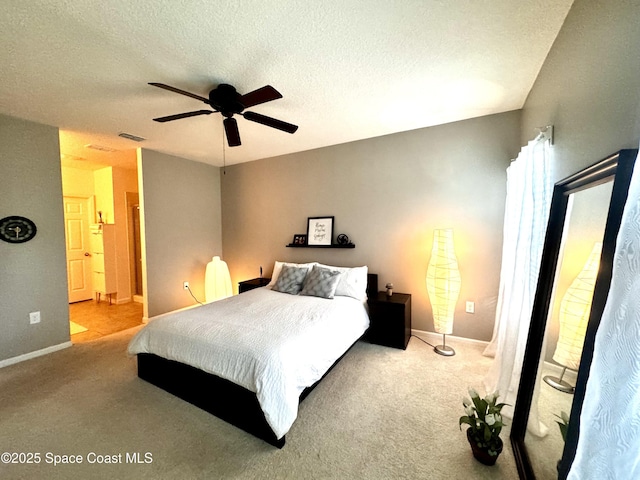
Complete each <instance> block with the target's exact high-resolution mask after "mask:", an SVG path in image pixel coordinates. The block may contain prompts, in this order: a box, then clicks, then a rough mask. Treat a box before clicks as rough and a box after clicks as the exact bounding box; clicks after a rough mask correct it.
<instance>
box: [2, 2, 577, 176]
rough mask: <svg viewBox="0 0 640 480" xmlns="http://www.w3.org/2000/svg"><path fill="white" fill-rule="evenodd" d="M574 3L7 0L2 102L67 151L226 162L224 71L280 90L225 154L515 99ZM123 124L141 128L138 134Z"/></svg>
mask: <svg viewBox="0 0 640 480" xmlns="http://www.w3.org/2000/svg"><path fill="white" fill-rule="evenodd" d="M572 1H573V0H529V1H521V0H491V1H489V0H486V1H485V0H474V1H472V2H470V1H468V0H440V1H438V0H368V1H363V0H361V1H356V0H335V1H334V0H329V1H320V2H309V1H308V0H305V1H298V0H294V1H286V0H255V1H253V0H240V1H238V0H235V1H234V0H216V1H212V0H201V1H198V0H183V1H174V0H171V1H164V2H162V1H160V2H159V1H151V0H136V1H133V2H132V1H130V0H127V1H124V0H109V1H104V0H77V1H72V0H28V1H25V0H4V1H3V2H2V7H3V8H2V9H3V13H2V15H1V16H0V113H4V114H7V115H12V116H15V117H19V118H23V119H27V120H32V121H35V122H39V123H44V124H48V125H54V126H57V127H59V128H60V129H61V130H62V132H63V138H64V141H63V143H62V145H63V153H66V154H67V155H72V156H76V157H82V158H90V159H91V158H92V156H95V155H98V156H102V157H109V156H117V153H114V154H109V153H104V152H98V153H96V151H92V150H89V149H86V148H84V147H83V146H84V145H85V144H88V143H93V144H98V145H103V146H108V147H111V148H114V149H116V150H127V149H133V148H135V147H138V146H142V147H145V148H150V149H153V150H158V151H161V152H165V153H169V154H173V155H178V156H181V157H184V158H188V159H192V160H197V161H201V162H206V163H210V164H213V165H222V134H223V129H222V117H221V116H220V115H219V114H213V115H205V116H199V117H193V118H188V119H182V120H177V121H174V122H168V123H157V122H153V121H152V118H154V117H159V116H165V115H171V114H175V113H181V112H187V111H191V110H199V109H202V108H208V107H207V106H206V105H204V104H202V103H201V102H199V101H197V100H194V99H191V98H189V97H186V96H182V95H178V94H175V93H171V92H168V91H165V90H161V89H159V88H155V87H152V86H149V85H147V83H148V82H160V83H166V84H169V85H172V86H175V87H178V88H180V89H183V90H187V91H190V92H193V93H195V94H198V95H201V96H205V97H206V96H207V95H208V92H209V90H211V89H212V88H214V87H215V86H217V85H218V84H219V83H230V84H232V85H234V86H235V87H236V88H237V89H238V91H239V92H241V93H246V92H249V91H251V90H254V89H256V88H259V87H262V86H263V85H267V84H269V85H273V86H274V87H275V88H276V89H277V90H279V91H280V93H282V95H283V96H284V98H282V99H279V100H276V101H273V102H270V103H266V104H262V105H258V106H255V107H252V108H251V109H249V110H252V111H255V112H258V113H262V114H264V115H268V116H271V117H275V118H278V119H282V120H285V121H288V122H290V123H294V124H297V125H299V126H300V128H299V130H298V131H297V132H296V133H295V134H293V135H290V134H287V133H283V132H281V131H278V130H274V129H272V128H269V127H265V126H262V125H259V124H256V123H251V122H248V121H246V120H244V119H243V118H241V117H239V118H238V124H239V128H240V134H241V137H242V146H240V147H235V148H228V147H227V149H226V162H227V164H234V163H239V162H245V161H250V160H255V159H258V158H265V157H271V156H275V155H281V154H286V153H292V152H298V151H303V150H309V149H313V148H319V147H324V146H327V145H334V144H338V143H344V142H350V141H354V140H359V139H364V138H370V137H375V136H380V135H386V134H390V133H395V132H400V131H405V130H412V129H417V128H422V127H427V126H432V125H437V124H442V123H447V122H452V121H457V120H463V119H467V118H472V117H477V116H481V115H487V114H492V113H499V112H505V111H509V110H514V109H518V108H521V107H522V105H523V103H524V101H525V99H526V97H527V94H528V93H529V90H530V89H531V86H532V85H533V82H534V81H535V78H536V76H537V74H538V71H539V70H540V67H541V66H542V64H543V62H544V60H545V57H546V55H547V53H548V51H549V49H550V47H551V45H552V43H553V41H554V40H555V38H556V36H557V33H558V31H559V29H560V27H561V25H562V23H563V21H564V18H565V17H566V14H567V12H568V10H569V8H570V6H571V3H572ZM119 132H127V133H131V134H134V135H138V136H141V137H144V138H145V139H146V141H144V142H142V143H136V142H133V141H130V140H125V139H122V138H119V137H118V136H117V134H118V133H119Z"/></svg>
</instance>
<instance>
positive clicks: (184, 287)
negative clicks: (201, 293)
mask: <svg viewBox="0 0 640 480" xmlns="http://www.w3.org/2000/svg"><path fill="white" fill-rule="evenodd" d="M182 288H183V289H184V290H189V282H182Z"/></svg>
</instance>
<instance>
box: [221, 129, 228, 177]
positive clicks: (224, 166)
mask: <svg viewBox="0 0 640 480" xmlns="http://www.w3.org/2000/svg"><path fill="white" fill-rule="evenodd" d="M222 174H223V175H226V174H227V149H226V148H225V146H224V130H223V131H222Z"/></svg>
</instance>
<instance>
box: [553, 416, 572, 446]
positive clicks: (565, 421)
mask: <svg viewBox="0 0 640 480" xmlns="http://www.w3.org/2000/svg"><path fill="white" fill-rule="evenodd" d="M556 417H558V418H559V419H560V420H562V421H561V422H559V421H557V420H556V423H557V424H558V427H560V435H562V441H563V442H566V441H567V429H568V428H569V415H567V412H565V411H562V412H560V415H556Z"/></svg>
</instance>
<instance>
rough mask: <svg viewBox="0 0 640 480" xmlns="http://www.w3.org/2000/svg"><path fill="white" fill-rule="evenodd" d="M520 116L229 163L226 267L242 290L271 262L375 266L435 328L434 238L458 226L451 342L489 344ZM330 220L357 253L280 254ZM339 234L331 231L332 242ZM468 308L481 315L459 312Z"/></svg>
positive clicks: (420, 320)
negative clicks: (311, 226) (430, 283)
mask: <svg viewBox="0 0 640 480" xmlns="http://www.w3.org/2000/svg"><path fill="white" fill-rule="evenodd" d="M519 134H520V113H519V112H509V113H504V114H500V115H493V116H487V117H482V118H476V119H473V120H468V121H464V122H457V123H451V124H448V125H442V126H437V127H432V128H426V129H421V130H415V131H410V132H404V133H398V134H394V135H388V136H384V137H378V138H372V139H368V140H363V141H358V142H352V143H347V144H342V145H336V146H332V147H326V148H322V149H317V150H312V151H307V152H302V153H298V154H291V155H285V156H281V157H275V158H269V159H264V160H258V161H255V162H250V163H244V164H239V165H234V166H231V167H227V173H226V175H223V176H222V233H223V246H224V259H225V260H226V261H227V263H228V264H229V268H230V271H231V277H232V280H233V282H234V286H235V288H236V289H237V282H238V281H241V280H246V279H249V278H253V277H257V276H258V272H259V267H260V266H261V265H262V266H263V267H264V271H265V275H269V274H270V273H271V271H272V268H273V262H274V261H275V260H285V261H313V260H317V261H321V262H324V263H329V264H333V265H341V266H342V265H343V266H357V265H368V266H369V269H370V271H371V272H375V273H378V274H379V284H380V287H384V285H385V284H386V283H387V282H392V283H393V284H394V286H395V290H396V291H398V292H406V293H411V294H412V306H413V327H414V328H417V329H421V330H433V320H432V317H431V307H430V304H429V301H428V297H427V292H426V286H425V274H426V269H427V263H428V260H429V257H430V253H431V252H430V249H431V243H432V235H433V230H434V229H435V228H443V227H452V228H454V229H455V239H456V253H457V256H458V262H459V266H460V271H461V276H462V291H461V295H460V300H459V302H458V306H457V310H456V317H455V324H454V335H459V336H464V337H471V338H476V339H481V340H489V339H490V338H491V334H492V331H493V324H494V317H495V305H496V300H497V293H498V284H499V274H500V257H501V248H502V223H503V215H504V199H505V194H506V173H505V172H506V168H507V166H508V165H509V160H510V159H511V158H514V157H515V156H516V155H517V153H518V150H519V141H518V138H519ZM321 215H333V216H335V229H334V233H335V234H337V233H346V234H347V235H349V238H350V239H351V240H352V241H353V242H354V243H355V244H356V248H355V249H354V250H325V249H293V248H285V245H286V244H287V243H289V242H291V240H292V238H293V235H294V234H296V233H306V228H307V227H306V225H307V217H311V216H321ZM334 237H335V235H334ZM465 300H471V301H474V302H476V313H475V314H473V315H471V314H467V313H465V311H464V306H465Z"/></svg>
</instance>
